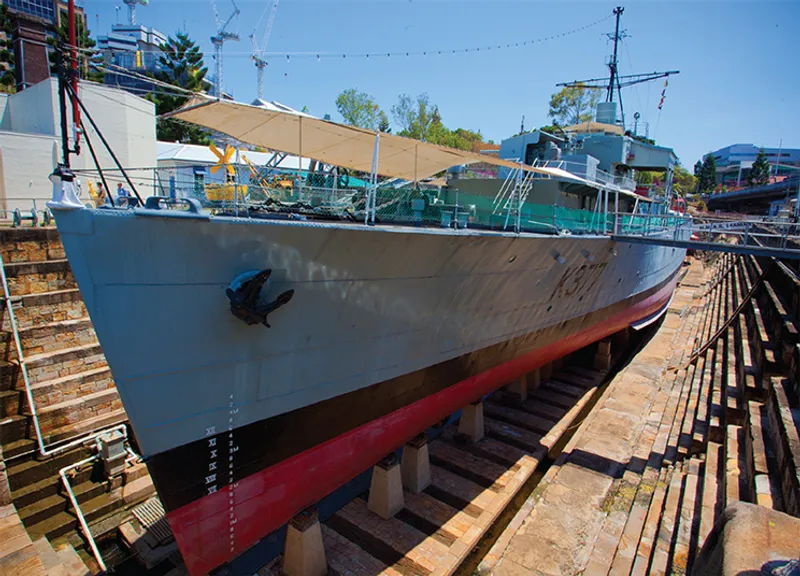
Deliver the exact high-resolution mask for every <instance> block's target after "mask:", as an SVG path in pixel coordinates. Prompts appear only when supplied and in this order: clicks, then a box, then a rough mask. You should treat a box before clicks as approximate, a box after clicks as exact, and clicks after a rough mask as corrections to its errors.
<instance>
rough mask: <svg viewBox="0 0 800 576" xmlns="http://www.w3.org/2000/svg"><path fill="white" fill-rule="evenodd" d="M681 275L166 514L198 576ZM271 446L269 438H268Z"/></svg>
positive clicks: (637, 316) (642, 307)
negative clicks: (607, 314)
mask: <svg viewBox="0 0 800 576" xmlns="http://www.w3.org/2000/svg"><path fill="white" fill-rule="evenodd" d="M676 283H677V276H676V277H675V278H674V279H673V280H672V281H670V282H669V283H668V284H667V285H665V286H664V287H663V288H661V289H660V290H659V291H658V292H656V293H654V294H652V295H651V296H649V297H648V298H646V299H644V300H642V301H640V302H638V303H637V304H635V305H633V306H631V307H630V308H627V309H625V310H624V311H622V312H619V313H618V314H616V315H614V316H612V317H611V318H607V319H605V320H603V321H602V322H599V323H597V324H594V325H592V326H590V327H588V328H585V329H583V330H581V331H580V332H578V333H576V334H574V335H573V336H571V337H569V338H565V339H562V340H559V341H557V342H554V343H552V344H550V345H548V346H545V347H542V348H539V349H537V350H534V351H533V352H530V353H528V354H525V355H523V356H520V357H518V358H515V359H514V360H511V361H510V362H506V363H504V364H501V365H499V366H496V367H494V368H492V369H490V370H487V371H485V372H482V373H480V374H477V375H475V376H472V377H470V378H467V379H465V380H462V381H461V382H458V383H457V384H454V385H452V386H450V387H448V388H446V389H445V390H442V391H441V392H437V393H435V394H431V395H430V396H426V397H425V398H423V399H421V400H419V401H417V402H414V403H413V404H410V405H408V406H405V407H403V408H401V409H399V410H396V411H394V412H392V413H390V414H388V415H387V416H384V417H382V418H379V419H376V420H373V421H372V422H369V423H368V424H365V425H363V426H359V427H358V428H354V429H352V430H350V431H348V432H346V433H345V434H342V435H341V436H337V437H336V438H333V439H331V440H329V441H327V442H325V443H323V444H320V445H318V446H315V447H314V448H312V449H310V450H306V451H305V452H301V453H300V454H296V455H295V456H292V457H291V458H288V459H286V460H284V461H282V462H280V463H278V464H275V465H274V466H270V467H269V468H265V469H264V470H262V471H260V472H258V473H256V474H253V475H251V476H248V477H247V478H244V479H243V480H240V481H238V482H236V483H234V484H232V485H230V486H226V487H225V488H224V489H221V490H220V491H219V492H216V493H214V494H211V495H209V496H205V497H203V498H201V499H199V500H195V501H194V502H192V503H190V504H187V505H185V506H182V507H181V508H178V509H176V510H173V511H171V512H169V513H168V514H167V518H168V519H169V523H170V526H171V527H172V531H173V533H174V534H175V539H176V540H177V542H178V546H179V547H180V550H181V553H182V554H183V559H184V561H185V562H186V566H187V568H188V570H189V573H190V574H192V576H198V575H200V574H206V573H208V572H209V571H211V570H212V569H214V568H216V567H217V566H220V565H221V564H224V563H225V562H227V561H229V560H231V559H232V558H235V557H236V556H238V555H239V554H241V553H242V552H244V551H245V550H246V549H247V548H249V547H250V546H252V545H253V544H255V543H256V542H258V541H259V540H261V539H262V538H263V537H264V536H266V535H267V534H269V533H270V532H273V531H274V530H277V529H278V528H280V527H281V526H283V525H284V524H286V523H287V522H288V521H289V520H290V519H291V518H292V517H293V516H294V515H296V514H297V513H298V512H300V511H301V510H303V509H304V508H306V507H307V506H310V505H312V504H315V503H316V502H319V501H320V500H321V499H323V498H324V497H325V496H327V495H328V494H330V493H331V492H333V491H334V490H336V489H337V488H339V487H340V486H342V485H343V484H345V483H346V482H347V481H349V480H350V479H352V478H354V477H355V476H357V475H358V474H360V473H361V472H363V471H364V470H366V469H368V468H369V467H370V466H372V465H373V464H375V462H377V461H378V460H380V459H381V458H382V457H384V456H385V455H386V454H388V453H389V452H391V451H393V450H395V449H397V448H398V447H400V446H402V445H403V444H404V443H405V442H406V441H408V440H409V439H410V438H413V437H414V436H415V435H417V434H419V433H420V432H423V431H424V430H426V429H427V428H428V427H430V426H432V425H433V424H435V423H436V422H440V421H441V420H443V419H444V418H446V417H448V416H449V415H450V414H452V413H453V412H455V411H457V410H459V409H460V408H462V407H463V406H466V405H467V404H469V403H470V402H474V401H475V400H478V399H479V398H481V397H482V396H484V395H485V394H488V393H489V392H492V391H494V390H496V389H497V388H499V387H501V386H503V385H505V384H507V383H509V382H511V381H512V380H514V379H515V378H518V377H520V376H522V375H523V374H527V373H528V372H531V371H533V370H535V369H536V368H539V367H540V366H543V365H544V364H547V363H548V362H551V361H552V360H555V359H557V358H561V357H562V356H565V355H567V354H569V353H571V352H574V351H575V350H578V349H580V348H583V347H584V346H587V345H589V344H592V343H593V342H596V341H598V340H601V339H603V338H605V337H606V336H610V335H611V334H614V333H615V332H618V331H619V330H622V329H623V328H627V327H628V326H630V325H631V324H632V323H634V322H636V321H638V320H641V319H642V318H646V317H647V316H649V315H651V314H654V313H655V312H657V311H659V310H660V309H661V308H663V307H664V306H665V305H666V303H667V302H668V301H669V298H670V296H671V294H672V293H673V291H674V289H675V285H676ZM264 441H265V442H269V439H268V438H265V439H264Z"/></svg>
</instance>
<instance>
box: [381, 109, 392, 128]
mask: <svg viewBox="0 0 800 576" xmlns="http://www.w3.org/2000/svg"><path fill="white" fill-rule="evenodd" d="M378 131H379V132H384V133H385V134H390V133H391V132H392V128H391V127H390V126H389V118H387V117H386V112H384V111H383V110H381V111H380V112H379V113H378Z"/></svg>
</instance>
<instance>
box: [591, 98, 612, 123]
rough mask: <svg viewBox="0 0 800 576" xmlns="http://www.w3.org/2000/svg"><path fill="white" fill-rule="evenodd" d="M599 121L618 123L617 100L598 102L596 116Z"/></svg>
mask: <svg viewBox="0 0 800 576" xmlns="http://www.w3.org/2000/svg"><path fill="white" fill-rule="evenodd" d="M595 120H596V121H597V122H601V123H603V124H616V123H617V103H616V102H600V103H599V104H597V115H596V117H595Z"/></svg>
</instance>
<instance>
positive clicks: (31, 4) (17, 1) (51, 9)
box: [6, 0, 56, 22]
mask: <svg viewBox="0 0 800 576" xmlns="http://www.w3.org/2000/svg"><path fill="white" fill-rule="evenodd" d="M6 5H7V6H8V7H9V9H11V10H16V11H17V12H22V13H24V14H30V15H31V16H36V17H37V18H43V19H44V20H47V21H48V22H55V19H56V6H55V2H54V0H6Z"/></svg>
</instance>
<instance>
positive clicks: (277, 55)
mask: <svg viewBox="0 0 800 576" xmlns="http://www.w3.org/2000/svg"><path fill="white" fill-rule="evenodd" d="M612 17H613V14H609V15H608V16H604V17H603V18H600V19H599V20H595V21H594V22H591V23H589V24H585V25H583V26H580V27H578V28H574V29H572V30H568V31H566V32H561V33H559V34H551V35H549V36H542V37H539V38H533V39H530V40H522V41H518V42H507V43H505V44H502V43H501V44H490V45H484V46H477V47H472V48H448V49H432V50H405V51H402V50H400V51H388V52H313V51H305V52H294V51H286V52H265V53H264V59H265V60H269V59H272V60H276V59H283V60H286V61H291V59H292V58H297V59H306V58H308V59H312V58H315V59H317V60H322V59H334V58H338V59H343V60H346V59H347V58H351V59H355V58H365V59H372V58H376V59H377V58H404V57H418V56H423V57H424V56H433V55H453V54H471V53H478V52H490V51H497V50H506V49H510V48H521V47H524V46H532V45H534V44H540V43H543V42H549V41H552V40H556V39H558V38H564V37H566V36H571V35H573V34H577V33H579V32H582V31H584V30H587V29H589V28H592V27H594V26H597V25H598V24H600V23H602V22H605V21H606V20H609V19H610V18H612ZM67 48H68V46H67ZM76 49H77V50H78V51H79V52H84V53H92V54H97V53H99V51H98V50H97V49H96V48H94V49H87V48H81V47H76ZM201 54H202V55H203V57H204V58H212V59H213V58H214V53H212V52H201ZM250 55H251V54H250V52H244V51H232V50H226V51H225V57H226V58H227V57H229V56H246V57H247V58H250Z"/></svg>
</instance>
